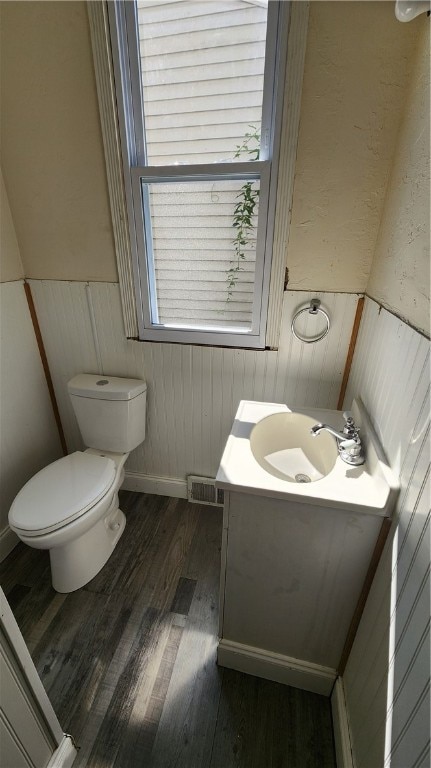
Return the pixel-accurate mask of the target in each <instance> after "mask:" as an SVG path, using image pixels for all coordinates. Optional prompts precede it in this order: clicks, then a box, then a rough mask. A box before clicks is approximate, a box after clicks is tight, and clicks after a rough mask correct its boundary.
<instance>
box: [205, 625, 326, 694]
mask: <svg viewBox="0 0 431 768" xmlns="http://www.w3.org/2000/svg"><path fill="white" fill-rule="evenodd" d="M217 662H218V664H220V666H222V667H229V669H236V670H237V671H238V672H245V673H246V674H248V675H255V676H256V677H264V678H265V679H266V680H274V681H275V682H276V683H283V684H284V685H291V686H293V687H294V688H301V689H302V690H304V691H311V692H312V693H320V694H321V695H322V696H328V697H329V696H330V695H331V691H332V688H333V686H334V682H335V679H336V671H335V669H330V668H329V667H321V666H320V665H318V664H311V663H310V662H308V661H302V660H301V659H293V658H291V657H290V656H283V655H282V654H280V653H273V652H272V651H266V650H263V649H262V648H254V647H252V646H250V645H243V644H242V643H235V642H233V641H232V640H224V639H222V640H220V643H219V646H218V651H217Z"/></svg>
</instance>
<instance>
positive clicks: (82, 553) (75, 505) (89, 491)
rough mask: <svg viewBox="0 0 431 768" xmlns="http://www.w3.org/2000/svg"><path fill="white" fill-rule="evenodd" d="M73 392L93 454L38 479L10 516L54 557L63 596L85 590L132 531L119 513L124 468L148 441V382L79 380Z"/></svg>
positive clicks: (58, 464) (55, 580) (29, 540)
mask: <svg viewBox="0 0 431 768" xmlns="http://www.w3.org/2000/svg"><path fill="white" fill-rule="evenodd" d="M67 387H68V391H69V395H70V398H71V400H72V405H73V409H74V411H75V415H76V418H77V420H78V425H79V428H80V430H81V434H82V438H83V440H84V443H85V445H87V446H88V448H87V450H85V451H84V452H82V451H76V452H75V453H72V454H70V455H69V456H65V457H64V458H62V459H59V460H58V461H55V462H53V463H52V464H50V465H49V466H48V467H45V468H44V469H42V470H41V471H40V472H38V473H37V475H35V476H34V477H32V478H31V480H29V481H28V483H26V485H25V486H24V487H23V488H22V489H21V491H20V492H19V493H18V496H17V497H16V499H15V501H14V502H13V504H12V506H11V508H10V511H9V525H10V527H11V529H12V530H13V531H15V533H16V534H17V535H18V536H19V538H20V539H21V541H23V542H24V543H25V544H28V545H29V546H30V547H35V548H36V549H49V555H50V559H51V575H52V585H53V587H54V589H56V590H57V592H73V591H74V590H75V589H79V588H80V587H83V586H84V584H87V583H88V582H89V581H90V580H91V579H92V578H93V577H94V576H95V575H96V574H97V573H98V572H99V571H100V570H101V568H103V566H104V565H105V563H106V561H107V560H108V558H109V557H110V555H111V553H112V552H113V550H114V548H115V546H116V544H117V542H118V540H119V538H120V536H121V534H122V533H123V531H124V526H125V524H126V518H125V516H124V514H123V512H122V511H121V510H120V509H119V507H118V489H119V488H120V486H121V483H122V482H123V479H124V464H125V462H126V459H127V457H128V455H129V453H130V451H132V450H133V449H134V448H136V446H138V445H140V443H142V442H143V441H144V438H145V412H146V391H147V385H146V383H145V382H144V381H140V380H138V379H122V378H116V377H108V376H107V377H103V376H93V375H90V374H80V375H79V376H75V377H74V378H73V379H72V380H71V381H69V383H68V385H67Z"/></svg>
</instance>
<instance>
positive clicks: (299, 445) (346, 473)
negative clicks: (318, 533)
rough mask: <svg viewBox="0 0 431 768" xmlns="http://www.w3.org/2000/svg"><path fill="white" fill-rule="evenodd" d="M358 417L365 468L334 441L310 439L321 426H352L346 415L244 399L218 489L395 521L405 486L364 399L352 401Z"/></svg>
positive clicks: (323, 434)
mask: <svg viewBox="0 0 431 768" xmlns="http://www.w3.org/2000/svg"><path fill="white" fill-rule="evenodd" d="M352 413H353V416H354V419H355V423H356V424H357V426H358V427H359V428H360V430H361V440H362V443H363V445H364V449H365V464H362V465H361V466H357V467H356V466H350V465H349V464H346V463H345V462H344V461H343V460H342V459H341V457H340V456H339V455H338V450H337V443H336V440H335V438H334V437H333V436H332V435H330V434H329V433H327V432H320V434H319V435H318V436H317V437H313V436H312V435H311V434H310V429H311V427H312V426H313V425H314V424H316V423H317V422H323V423H325V424H330V425H331V426H332V427H334V429H336V430H337V431H341V430H342V429H343V424H344V420H343V416H342V413H341V412H340V411H328V410H323V409H320V408H319V409H314V408H313V409H312V408H310V409H309V408H307V409H298V411H291V410H290V409H289V408H288V407H287V405H285V404H282V403H258V402H254V401H251V400H242V401H241V402H240V404H239V407H238V411H237V414H236V417H235V421H234V424H233V426H232V430H231V433H230V435H229V438H228V440H227V443H226V447H225V450H224V452H223V456H222V459H221V463H220V467H219V470H218V473H217V477H216V485H217V487H218V488H223V489H225V490H227V491H238V492H245V493H249V494H255V495H258V496H267V497H272V498H279V499H285V500H288V501H291V502H302V503H305V504H315V505H318V506H319V507H330V508H331V509H335V508H341V509H344V510H346V511H347V510H352V511H355V512H362V513H364V514H370V513H372V514H377V515H380V516H387V515H390V513H391V510H392V507H393V503H394V500H395V498H396V495H397V493H398V481H397V479H396V478H395V477H394V475H393V473H392V471H391V469H390V467H389V466H388V464H387V461H386V458H385V456H384V453H383V451H382V448H381V446H380V443H379V441H378V438H377V435H376V433H375V431H374V429H373V427H372V424H371V422H370V420H369V418H368V414H367V413H366V411H365V408H364V406H363V404H362V402H361V401H360V400H359V398H357V399H356V400H354V401H353V403H352ZM301 475H304V477H301ZM309 481H310V482H309ZM315 481H318V482H315Z"/></svg>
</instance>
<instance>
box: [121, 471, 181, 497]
mask: <svg viewBox="0 0 431 768" xmlns="http://www.w3.org/2000/svg"><path fill="white" fill-rule="evenodd" d="M121 487H122V490H123V491H138V493H155V494H156V495H157V496H172V497H173V498H175V499H186V498H187V482H186V480H181V479H180V478H172V477H157V476H156V475H142V474H141V473H140V472H127V471H126V474H125V478H124V482H123V485H122V486H121Z"/></svg>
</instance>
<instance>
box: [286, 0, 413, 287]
mask: <svg viewBox="0 0 431 768" xmlns="http://www.w3.org/2000/svg"><path fill="white" fill-rule="evenodd" d="M417 24H418V22H417V21H416V22H412V23H411V24H400V22H398V21H397V20H396V19H395V14H394V6H393V3H388V2H325V1H324V2H312V3H311V6H310V20H309V28H308V41H307V52H306V60H305V72H304V82H303V93H302V105H301V122H300V131H299V142H298V156H297V163H296V179H295V187H294V197H293V210H292V224H291V232H290V239H289V244H288V252H287V266H288V268H289V277H290V280H289V287H290V288H292V289H299V288H300V289H307V288H318V289H319V290H330V291H334V290H338V291H340V290H341V291H343V290H347V291H350V290H353V291H363V290H365V288H366V285H367V281H368V276H369V273H370V268H371V262H372V258H373V253H374V247H375V243H376V238H377V233H378V228H379V223H380V216H381V212H382V207H383V201H384V196H385V189H386V184H387V180H388V176H389V172H390V167H391V163H392V157H393V153H394V148H395V141H396V136H397V131H398V127H399V123H400V117H401V113H402V106H403V102H404V97H405V89H406V84H407V75H408V70H409V65H410V60H411V57H412V52H413V46H414V43H415V40H416V37H417V33H418V26H417Z"/></svg>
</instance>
